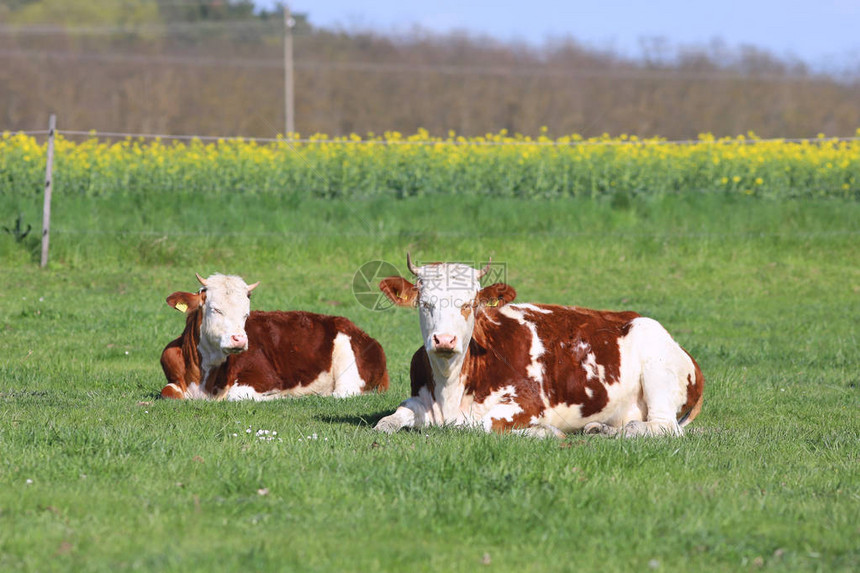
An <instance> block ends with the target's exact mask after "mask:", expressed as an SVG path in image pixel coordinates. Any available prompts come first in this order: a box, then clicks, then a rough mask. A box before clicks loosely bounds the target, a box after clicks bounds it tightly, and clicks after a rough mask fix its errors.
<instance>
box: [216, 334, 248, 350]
mask: <svg viewBox="0 0 860 573" xmlns="http://www.w3.org/2000/svg"><path fill="white" fill-rule="evenodd" d="M245 350H248V335H246V334H244V333H242V334H232V335H230V338H229V339H228V340H227V344H225V345H222V346H221V351H222V352H224V353H225V354H236V353H238V352H244V351H245Z"/></svg>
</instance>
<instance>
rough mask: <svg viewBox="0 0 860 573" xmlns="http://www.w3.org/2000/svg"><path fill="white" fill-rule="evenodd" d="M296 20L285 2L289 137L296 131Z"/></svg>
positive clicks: (286, 105)
mask: <svg viewBox="0 0 860 573" xmlns="http://www.w3.org/2000/svg"><path fill="white" fill-rule="evenodd" d="M295 25H296V21H295V20H293V18H292V16H291V15H290V7H289V6H288V5H287V4H286V3H284V115H285V117H286V122H287V125H286V128H287V131H286V133H285V134H284V135H285V136H286V137H287V138H288V139H291V138H292V137H293V133H295V131H296V119H295V113H296V110H295V103H294V101H293V100H294V97H293V28H294V27H295Z"/></svg>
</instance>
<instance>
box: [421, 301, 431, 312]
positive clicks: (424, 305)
mask: <svg viewBox="0 0 860 573" xmlns="http://www.w3.org/2000/svg"><path fill="white" fill-rule="evenodd" d="M421 308H423V309H424V310H433V303H432V302H428V301H426V300H422V301H421Z"/></svg>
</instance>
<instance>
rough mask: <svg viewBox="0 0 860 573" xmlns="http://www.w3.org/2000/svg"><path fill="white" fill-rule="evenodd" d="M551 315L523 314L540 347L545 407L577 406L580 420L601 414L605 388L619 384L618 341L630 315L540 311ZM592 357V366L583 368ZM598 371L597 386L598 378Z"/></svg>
mask: <svg viewBox="0 0 860 573" xmlns="http://www.w3.org/2000/svg"><path fill="white" fill-rule="evenodd" d="M541 308H543V309H546V310H550V311H552V313H551V314H542V313H538V312H534V311H529V310H528V309H524V310H525V318H526V320H530V321H532V322H534V324H535V328H536V330H537V334H538V337H539V338H540V339H541V341H542V342H543V344H544V347H545V352H544V354H543V356H541V362H542V363H543V367H544V380H545V381H547V382H549V383H547V384H545V392H546V395H547V398H548V399H549V403H550V407H553V406H556V405H561V404H563V405H575V404H578V405H580V413H581V415H582V416H583V417H587V416H592V415H594V414H597V413H599V412H601V411H602V410H603V409H604V408H605V407H606V405H607V404H608V403H609V394H608V392H607V389H606V386H607V385H610V384H617V383H618V382H619V381H620V379H621V351H620V349H619V347H618V341H619V339H621V338H623V337H624V336H626V334H627V333H628V332H629V330H630V323H631V321H632V320H633V319H635V318H637V317H639V314H637V313H635V312H612V311H601V310H591V309H583V308H578V307H561V306H551V305H541ZM592 355H593V361H594V364H592V365H591V366H592V368H591V369H590V368H589V366H588V365H587V363H588V362H590V360H589V356H592ZM598 367H602V369H603V380H601V379H600V377H599V376H598V371H599V368H598Z"/></svg>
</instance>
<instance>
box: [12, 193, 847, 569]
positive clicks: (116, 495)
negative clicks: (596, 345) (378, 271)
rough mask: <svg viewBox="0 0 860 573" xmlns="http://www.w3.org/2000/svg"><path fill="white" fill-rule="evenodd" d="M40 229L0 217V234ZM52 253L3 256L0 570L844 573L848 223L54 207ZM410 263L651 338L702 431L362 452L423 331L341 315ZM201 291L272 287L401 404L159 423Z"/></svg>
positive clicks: (199, 414) (811, 215)
mask: <svg viewBox="0 0 860 573" xmlns="http://www.w3.org/2000/svg"><path fill="white" fill-rule="evenodd" d="M39 209H40V202H39V201H38V200H37V199H36V198H32V199H24V198H21V197H17V198H13V197H10V196H0V213H3V214H5V215H3V217H5V219H4V220H2V221H0V223H2V224H5V225H7V226H8V225H11V224H13V223H14V218H15V216H16V214H17V213H19V212H20V213H23V220H24V222H25V223H27V222H29V223H31V224H33V226H34V227H38V224H37V223H38V221H39V220H40V211H39ZM53 228H54V230H53V232H52V235H51V246H52V251H51V261H52V262H51V265H50V267H49V268H48V269H46V270H40V269H38V239H37V238H36V237H27V238H25V239H24V240H23V241H21V242H17V241H16V240H15V239H14V237H12V236H11V235H9V234H6V233H0V285H2V286H0V332H2V334H3V337H2V341H3V347H2V350H0V452H2V455H0V570H3V571H7V570H8V571H16V570H22V571H53V570H56V571H71V570H73V571H117V570H134V569H138V570H147V571H183V572H184V571H203V570H223V571H235V570H241V569H249V570H278V571H473V570H476V569H485V570H487V571H493V570H495V571H580V570H600V571H642V570H651V569H652V568H655V569H656V570H659V571H679V570H689V571H700V570H708V571H738V570H741V571H757V570H769V571H797V570H800V571H819V570H820V571H853V570H857V569H858V568H860V552H858V547H860V470H858V468H860V463H858V462H860V416H858V412H860V409H858V406H860V396H858V392H859V391H858V384H860V350H858V348H860V344H858V342H860V340H858V339H860V326H858V324H857V322H858V318H860V314H858V311H860V305H858V301H860V246H858V245H860V204H857V203H855V202H841V201H821V200H818V201H813V200H797V201H780V202H776V201H764V200H760V199H748V198H743V197H734V198H733V197H722V196H713V195H712V196H700V195H696V196H690V197H683V196H682V197H666V198H663V199H657V198H654V199H645V198H641V197H633V198H626V199H625V198H623V197H622V198H621V199H619V198H618V197H616V198H614V199H612V200H609V199H607V200H606V201H586V200H564V201H562V200H558V201H523V200H513V199H492V200H491V199H477V198H458V197H437V198H434V199H432V200H431V199H429V198H412V199H409V200H403V201H394V200H387V199H374V200H366V201H328V202H326V201H310V200H308V201H302V200H297V199H295V198H293V199H291V200H280V199H278V198H277V197H274V196H242V195H218V196H214V195H212V196H201V195H199V194H176V193H173V194H167V193H162V194H158V193H155V194H149V195H146V196H127V197H120V196H114V197H110V198H107V197H102V198H83V197H68V196H64V195H63V194H59V195H58V196H57V197H56V202H55V204H54V222H53ZM36 234H37V233H36ZM406 250H411V252H412V254H413V256H414V257H415V258H416V259H418V260H419V261H428V260H440V259H447V260H466V261H470V260H474V261H477V260H480V259H482V258H485V257H486V256H488V255H492V256H493V259H494V261H498V262H504V263H506V265H507V280H508V282H510V283H511V284H512V285H514V286H515V287H516V288H517V291H518V292H519V298H520V300H522V301H539V302H547V303H565V304H578V305H583V306H591V307H599V308H615V309H620V308H629V309H633V310H637V311H639V312H642V313H643V314H647V315H649V316H652V317H654V318H657V319H658V320H660V321H661V322H663V324H664V325H665V326H666V327H667V328H668V329H669V330H670V332H672V333H673V334H674V335H675V337H676V338H677V339H678V341H679V342H680V343H681V344H682V345H683V346H684V347H685V348H687V350H689V351H690V352H691V354H693V356H695V357H696V359H697V360H698V361H699V363H700V365H701V367H702V369H703V371H704V373H705V377H706V395H705V405H704V409H703V411H702V414H701V415H700V417H699V418H698V419H697V420H696V421H695V422H693V424H692V425H691V426H690V430H691V431H690V432H688V434H687V435H686V436H685V437H683V438H680V439H668V438H667V439H651V440H631V441H623V440H603V439H592V438H584V437H582V436H571V437H570V438H568V439H567V440H565V441H562V442H558V441H551V440H547V441H541V440H532V439H524V438H522V437H518V436H507V435H484V434H480V433H477V432H469V431H461V430H453V429H429V430H423V431H420V432H418V431H415V432H403V433H399V434H395V435H392V436H388V435H379V434H376V433H374V432H373V431H372V430H371V429H370V427H371V425H372V424H373V423H374V422H375V421H376V420H377V419H378V418H379V417H380V416H382V415H383V414H384V413H387V412H389V411H391V410H392V409H393V408H394V407H395V406H396V404H397V403H398V402H399V401H400V400H402V399H403V398H404V397H405V396H406V395H407V393H408V387H409V383H408V363H409V357H410V356H411V353H412V352H413V351H414V349H415V348H417V347H418V346H419V344H420V335H419V331H418V324H417V322H418V321H417V317H416V316H415V314H414V313H412V312H409V311H406V310H395V309H392V310H388V311H385V312H371V311H368V310H366V309H364V308H363V307H361V306H360V305H359V304H358V303H357V302H356V300H355V299H354V297H353V296H352V294H351V291H350V285H351V281H352V277H353V273H354V272H355V270H356V269H357V268H358V267H359V266H360V265H361V264H362V263H364V262H366V261H369V260H377V259H383V260H387V261H390V262H392V263H394V264H395V265H396V266H397V267H399V268H402V267H404V266H405V264H404V263H405V261H404V259H405V252H406ZM215 271H223V272H231V273H237V274H241V275H242V276H244V278H246V279H247V280H249V281H257V280H260V281H262V285H261V286H260V288H259V289H258V290H257V291H256V292H255V296H254V300H253V306H254V308H258V309H276V308H278V309H305V310H312V311H317V312H326V313H337V314H342V315H346V316H348V317H350V318H352V319H353V320H354V321H355V322H356V323H358V324H359V325H360V326H362V327H363V328H364V329H365V330H367V331H368V332H369V333H370V334H371V335H372V336H374V337H376V338H377V339H378V340H380V342H382V344H383V346H384V347H385V349H386V352H387V354H388V358H389V368H390V372H391V379H392V387H391V390H390V391H389V392H388V393H387V394H382V395H370V396H361V397H356V398H351V399H346V400H333V399H328V398H306V399H301V400H294V401H290V400H285V401H279V402H274V403H200V402H172V401H164V400H157V399H155V396H156V395H157V393H158V391H159V390H160V388H161V386H162V385H163V375H162V374H161V371H160V367H159V364H158V358H159V355H160V352H161V350H162V348H163V347H164V345H165V344H166V343H167V342H168V341H169V340H171V339H172V338H173V337H175V336H176V335H178V333H179V332H180V330H181V328H182V317H181V316H180V315H179V313H177V312H175V311H173V310H172V309H169V308H168V307H167V306H166V304H165V303H164V298H165V297H166V296H167V295H168V294H170V293H171V292H173V291H175V290H190V289H193V288H195V284H196V281H195V280H194V276H193V275H194V272H199V273H200V274H202V275H206V274H207V273H211V272H215ZM249 427H250V428H251V430H252V432H251V433H246V431H245V430H246V429H248V428H249ZM259 429H266V430H271V431H277V432H278V435H277V438H280V439H276V440H272V441H261V440H259V439H257V437H256V435H255V432H256V431H257V430H259ZM233 434H236V435H235V436H234V435H233ZM314 436H316V439H314ZM28 480H32V482H31V483H28ZM484 561H489V564H488V565H484V564H483V562H484Z"/></svg>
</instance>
